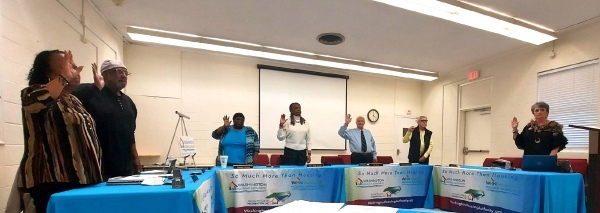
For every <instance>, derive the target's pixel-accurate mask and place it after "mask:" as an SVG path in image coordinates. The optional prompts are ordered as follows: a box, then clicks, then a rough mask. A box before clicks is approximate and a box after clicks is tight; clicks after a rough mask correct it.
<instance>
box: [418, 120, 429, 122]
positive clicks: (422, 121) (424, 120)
mask: <svg viewBox="0 0 600 213" xmlns="http://www.w3.org/2000/svg"><path fill="white" fill-rule="evenodd" d="M419 121H421V122H427V121H429V120H419Z"/></svg>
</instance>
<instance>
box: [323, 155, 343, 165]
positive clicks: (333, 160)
mask: <svg viewBox="0 0 600 213" xmlns="http://www.w3.org/2000/svg"><path fill="white" fill-rule="evenodd" d="M321 163H322V164H329V165H335V164H344V159H343V158H342V157H340V156H321Z"/></svg>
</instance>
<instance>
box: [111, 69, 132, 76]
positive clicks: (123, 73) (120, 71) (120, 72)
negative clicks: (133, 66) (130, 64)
mask: <svg viewBox="0 0 600 213" xmlns="http://www.w3.org/2000/svg"><path fill="white" fill-rule="evenodd" d="M115 71H116V72H117V74H119V75H125V76H130V75H131V73H130V72H128V71H127V70H126V69H119V68H117V69H115Z"/></svg>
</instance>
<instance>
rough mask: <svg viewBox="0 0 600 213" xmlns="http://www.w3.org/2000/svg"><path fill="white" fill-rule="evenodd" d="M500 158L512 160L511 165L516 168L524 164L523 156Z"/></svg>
mask: <svg viewBox="0 0 600 213" xmlns="http://www.w3.org/2000/svg"><path fill="white" fill-rule="evenodd" d="M500 159H502V160H507V161H510V166H512V167H515V168H521V165H523V158H521V157H500Z"/></svg>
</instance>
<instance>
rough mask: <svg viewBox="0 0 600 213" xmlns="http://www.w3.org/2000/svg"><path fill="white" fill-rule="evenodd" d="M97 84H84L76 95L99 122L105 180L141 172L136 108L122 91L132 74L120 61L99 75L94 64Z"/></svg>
mask: <svg viewBox="0 0 600 213" xmlns="http://www.w3.org/2000/svg"><path fill="white" fill-rule="evenodd" d="M92 71H93V75H94V84H81V85H80V86H79V88H78V90H77V91H76V92H75V93H74V95H75V96H77V97H78V98H79V100H81V102H82V103H83V106H84V107H85V109H86V110H87V111H88V112H89V113H90V114H91V115H92V117H93V118H94V120H95V121H96V132H97V134H98V139H99V141H100V147H101V148H102V176H103V178H104V180H108V178H111V177H116V176H129V175H133V174H137V173H139V172H141V169H142V166H141V164H140V160H139V157H138V153H137V149H136V147H135V136H134V133H135V128H136V124H135V120H136V118H137V108H136V106H135V104H134V103H133V101H132V100H131V98H129V96H127V95H126V94H125V93H123V92H122V91H121V90H122V89H123V88H125V86H127V77H128V76H129V75H130V74H131V73H130V72H129V71H128V70H127V67H125V65H123V63H121V62H120V61H116V60H106V61H104V62H103V63H102V66H101V68H100V73H101V74H99V73H98V66H97V65H96V64H95V63H94V64H92Z"/></svg>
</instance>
